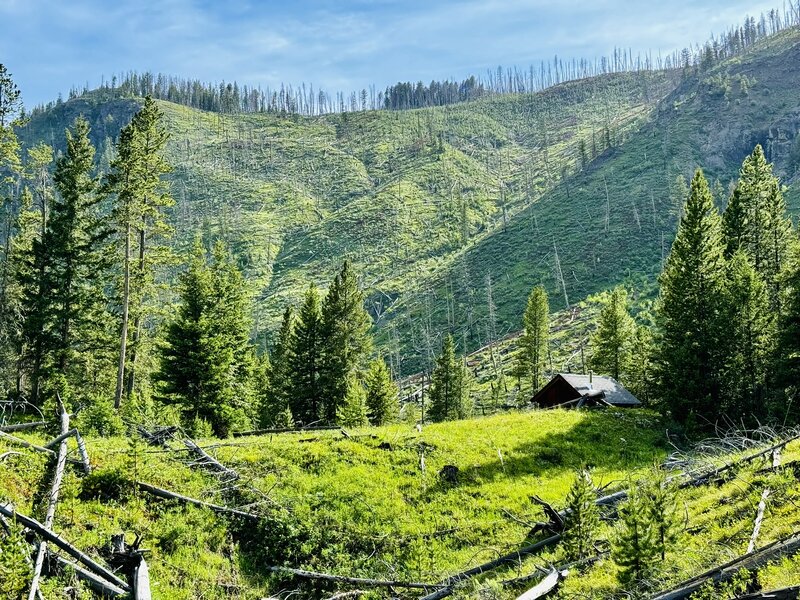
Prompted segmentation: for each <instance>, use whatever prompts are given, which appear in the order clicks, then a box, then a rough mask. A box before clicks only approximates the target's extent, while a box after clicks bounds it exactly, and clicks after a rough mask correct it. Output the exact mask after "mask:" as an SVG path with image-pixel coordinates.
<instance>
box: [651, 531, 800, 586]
mask: <svg viewBox="0 0 800 600" xmlns="http://www.w3.org/2000/svg"><path fill="white" fill-rule="evenodd" d="M798 550H800V533H796V534H795V535H794V536H792V537H790V538H786V539H783V540H778V541H775V542H772V543H771V544H767V545H766V546H764V547H763V548H759V549H758V550H756V551H754V552H751V553H749V554H745V555H743V556H740V557H738V558H735V559H733V560H732V561H729V562H727V563H725V564H722V565H719V566H717V567H714V568H713V569H709V570H708V571H706V572H705V573H701V574H700V575H698V576H696V577H693V578H692V579H688V580H686V581H684V582H682V583H681V584H680V585H678V586H677V587H675V588H673V589H671V590H667V591H664V592H660V593H658V594H656V595H655V596H653V598H652V600H682V599H683V598H688V597H689V596H691V595H692V594H693V593H694V592H696V591H697V590H698V589H700V588H701V587H702V586H703V585H704V584H705V583H706V582H712V583H722V582H725V581H728V580H730V579H731V578H732V577H734V576H735V575H736V573H738V572H739V570H740V569H747V570H748V571H752V570H755V569H758V568H760V567H763V566H764V565H766V564H767V563H768V562H769V561H770V560H772V559H773V558H776V557H779V556H784V555H791V554H794V553H796V552H797V551H798Z"/></svg>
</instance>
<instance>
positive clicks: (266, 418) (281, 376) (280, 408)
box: [260, 306, 294, 428]
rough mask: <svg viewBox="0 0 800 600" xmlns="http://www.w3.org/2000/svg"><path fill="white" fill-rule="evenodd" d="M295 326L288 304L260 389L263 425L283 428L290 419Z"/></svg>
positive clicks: (292, 313)
mask: <svg viewBox="0 0 800 600" xmlns="http://www.w3.org/2000/svg"><path fill="white" fill-rule="evenodd" d="M293 328H294V312H293V310H292V307H291V306H287V307H286V309H285V310H284V311H283V320H282V321H281V327H280V329H279V330H278V339H277V341H276V343H275V345H274V346H273V348H272V353H271V354H270V356H269V364H268V366H267V367H265V369H266V376H265V378H264V379H265V381H264V383H263V384H262V385H261V386H260V389H261V394H262V395H261V414H260V422H261V426H262V427H265V428H267V427H286V426H288V425H287V423H288V422H289V421H291V419H289V418H287V413H288V415H289V416H290V415H291V410H290V409H289V403H290V400H291V397H292V381H291V374H290V372H289V360H290V354H289V353H290V352H291V342H292V330H293Z"/></svg>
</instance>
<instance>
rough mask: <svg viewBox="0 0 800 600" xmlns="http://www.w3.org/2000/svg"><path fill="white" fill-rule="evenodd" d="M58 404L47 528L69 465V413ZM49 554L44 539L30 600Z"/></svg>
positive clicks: (37, 587)
mask: <svg viewBox="0 0 800 600" xmlns="http://www.w3.org/2000/svg"><path fill="white" fill-rule="evenodd" d="M58 406H59V409H60V413H61V414H60V420H61V435H60V436H58V437H59V438H60V439H59V442H60V445H59V447H58V458H57V459H56V468H55V472H54V474H53V484H52V485H51V486H50V498H49V500H48V503H47V512H46V513H45V517H44V526H45V527H46V528H47V529H52V528H53V520H54V519H55V516H56V505H57V504H58V494H59V492H60V491H61V481H62V479H63V478H64V468H65V467H66V466H67V437H68V436H69V434H70V431H69V414H68V413H67V410H66V409H65V408H64V404H63V403H62V402H61V399H60V398H59V399H58ZM46 554H47V542H46V541H42V542H41V543H40V544H39V550H38V552H37V553H36V561H35V562H34V565H33V577H32V578H31V589H30V591H29V592H28V600H35V598H36V596H37V592H38V591H39V578H40V577H41V575H42V565H44V559H45V556H46Z"/></svg>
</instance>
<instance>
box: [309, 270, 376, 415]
mask: <svg viewBox="0 0 800 600" xmlns="http://www.w3.org/2000/svg"><path fill="white" fill-rule="evenodd" d="M321 313H322V339H323V347H322V363H321V365H320V385H321V386H322V397H323V399H324V407H323V410H324V418H325V420H326V421H327V422H328V423H330V424H333V423H336V415H337V413H338V410H339V406H340V405H341V403H342V402H343V401H344V397H345V395H346V394H347V380H348V377H350V376H351V375H358V374H360V372H361V371H362V370H363V367H364V360H365V357H366V356H367V354H368V353H369V351H370V349H371V348H372V337H371V335H370V329H371V328H372V319H371V318H370V316H369V314H368V313H367V311H366V310H364V294H363V292H362V291H361V290H360V289H359V287H358V282H357V281H356V276H355V273H353V270H352V269H351V268H350V263H349V262H347V261H345V263H344V265H342V270H341V271H340V272H339V274H338V275H337V276H336V278H335V279H334V280H333V283H332V284H331V287H330V288H329V289H328V293H327V294H326V296H325V299H324V301H323V302H322V310H321Z"/></svg>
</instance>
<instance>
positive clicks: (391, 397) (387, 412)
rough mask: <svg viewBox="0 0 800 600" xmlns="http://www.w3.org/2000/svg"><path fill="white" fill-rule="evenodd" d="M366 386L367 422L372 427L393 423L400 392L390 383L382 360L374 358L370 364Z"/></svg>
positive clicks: (386, 368)
mask: <svg viewBox="0 0 800 600" xmlns="http://www.w3.org/2000/svg"><path fill="white" fill-rule="evenodd" d="M366 384H367V398H366V402H367V414H368V416H369V422H370V423H371V424H372V425H385V424H386V423H390V422H392V421H395V420H396V419H397V417H398V415H399V412H400V408H399V406H398V396H399V394H400V391H399V390H398V389H397V386H396V385H395V384H394V382H393V381H392V376H391V374H390V373H389V369H388V367H387V366H386V363H385V362H384V361H383V358H376V359H375V360H373V361H372V363H370V366H369V372H368V373H367V377H366Z"/></svg>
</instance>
